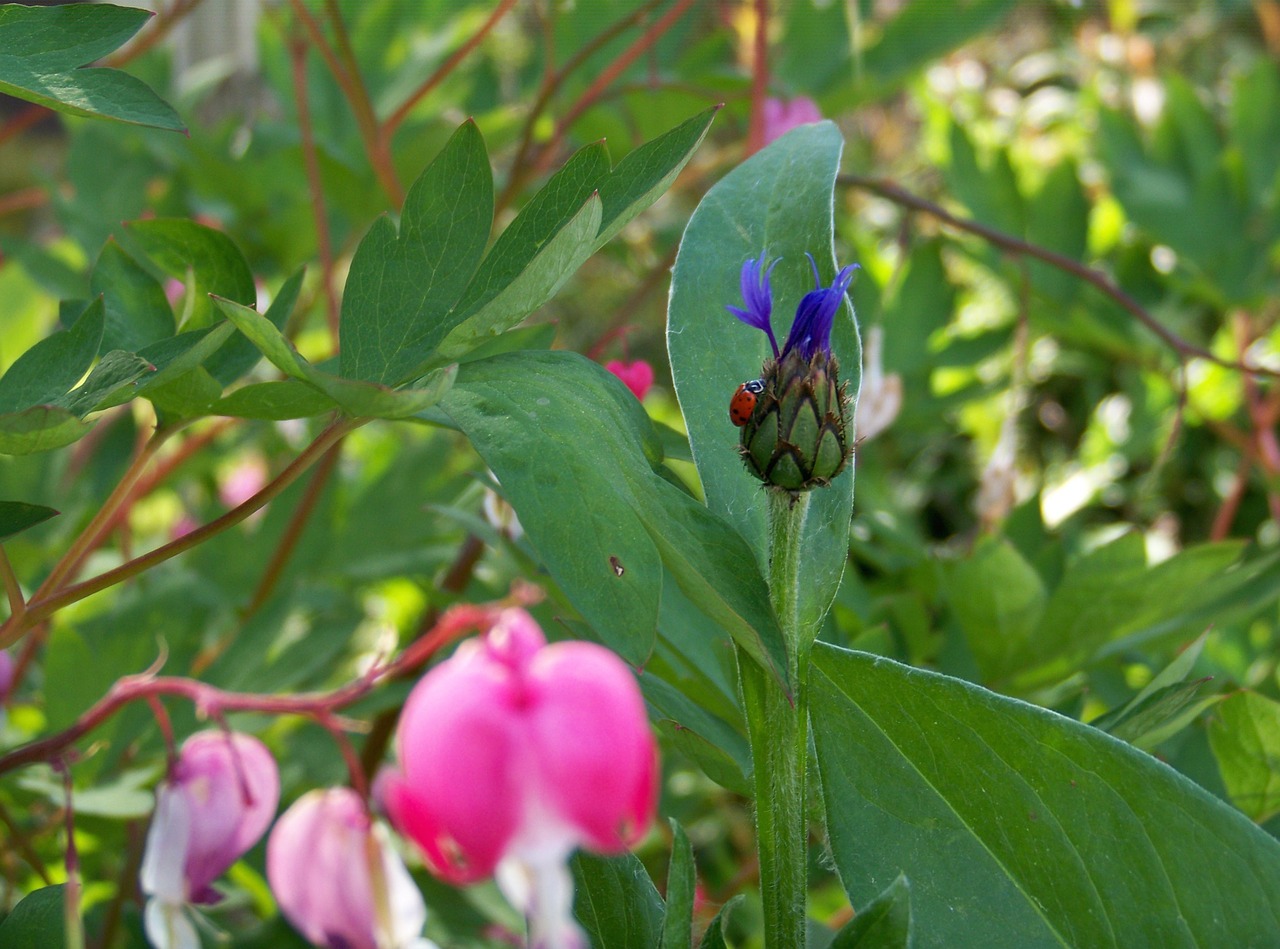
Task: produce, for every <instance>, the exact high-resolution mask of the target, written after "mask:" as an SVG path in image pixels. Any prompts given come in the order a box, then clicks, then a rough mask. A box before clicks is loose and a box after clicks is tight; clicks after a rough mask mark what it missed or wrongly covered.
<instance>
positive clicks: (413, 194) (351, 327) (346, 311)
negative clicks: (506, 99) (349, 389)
mask: <svg viewBox="0 0 1280 949" xmlns="http://www.w3.org/2000/svg"><path fill="white" fill-rule="evenodd" d="M492 224H493V175H492V172H491V171H490V170H489V156H488V153H487V152H486V151H485V147H484V140H483V139H482V138H481V137H480V132H479V131H478V130H477V129H476V126H475V123H474V122H466V123H464V124H463V125H462V126H461V127H460V128H459V129H458V131H457V132H455V133H454V135H453V137H452V138H450V139H449V142H448V143H447V144H446V145H445V147H444V150H443V151H441V152H440V154H439V155H438V156H437V157H436V159H435V161H433V162H432V163H431V164H430V165H428V166H427V169H426V170H425V171H424V172H423V173H422V174H421V175H420V176H419V177H418V180H417V181H415V182H414V183H413V187H412V188H410V189H409V195H408V197H407V198H405V202H404V208H403V209H402V211H401V216H400V231H399V234H398V235H397V233H396V229H395V227H394V226H393V225H392V224H391V222H390V221H389V220H388V219H387V218H385V217H384V218H379V219H378V220H377V221H375V222H374V225H373V227H371V228H370V229H369V233H368V234H366V235H365V237H364V240H362V241H361V242H360V246H359V248H357V249H356V253H355V256H354V257H353V258H352V261H351V269H350V272H349V274H348V276H347V286H346V290H345V291H344V293H343V297H342V321H341V328H340V336H341V374H342V375H343V376H344V377H346V378H349V379H356V380H361V381H368V382H379V383H384V384H388V385H394V384H395V383H398V382H402V381H404V380H405V379H406V378H408V377H409V376H410V375H412V374H413V372H414V370H416V369H418V368H419V367H420V366H422V365H423V364H424V363H425V362H426V360H427V359H428V357H430V355H431V353H432V351H433V350H434V349H435V348H436V346H437V345H439V343H440V341H441V340H442V339H444V337H445V334H446V333H448V331H449V329H450V328H451V326H452V324H451V323H450V322H449V320H448V314H449V312H450V310H452V309H453V307H454V304H456V303H457V302H458V299H459V297H461V296H462V292H463V290H464V289H465V288H466V286H467V283H468V282H469V281H470V280H471V276H472V274H473V273H475V269H476V265H477V264H479V263H480V256H481V254H483V253H484V248H485V244H486V242H487V241H488V240H489V230H490V228H491V227H492Z"/></svg>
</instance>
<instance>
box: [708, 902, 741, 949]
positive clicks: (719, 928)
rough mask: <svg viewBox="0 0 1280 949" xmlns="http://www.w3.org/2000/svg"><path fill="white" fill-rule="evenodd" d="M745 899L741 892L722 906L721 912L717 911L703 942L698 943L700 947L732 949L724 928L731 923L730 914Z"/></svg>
mask: <svg viewBox="0 0 1280 949" xmlns="http://www.w3.org/2000/svg"><path fill="white" fill-rule="evenodd" d="M743 899H745V897H743V895H742V894H741V893H739V894H738V895H737V896H735V897H733V898H732V899H730V900H729V902H727V903H725V904H724V906H721V907H720V912H718V913H716V918H715V919H713V920H712V921H711V925H710V926H708V927H707V931H706V932H705V933H703V934H702V942H700V943H698V949H730V946H729V943H728V942H727V941H726V939H725V935H724V928H725V927H726V926H728V925H729V915H730V914H731V913H732V912H733V911H734V910H735V909H737V908H738V904H739V903H741V902H742V901H743Z"/></svg>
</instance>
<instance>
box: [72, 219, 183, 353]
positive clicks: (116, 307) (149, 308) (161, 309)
mask: <svg viewBox="0 0 1280 949" xmlns="http://www.w3.org/2000/svg"><path fill="white" fill-rule="evenodd" d="M89 289H90V291H91V292H92V293H94V294H101V295H102V299H103V303H104V305H105V306H106V309H107V323H106V330H105V331H104V332H103V334H102V348H103V349H108V350H111V349H123V350H127V351H128V352H133V353H136V352H138V351H139V350H141V349H143V348H144V347H146V346H149V345H151V344H152V343H157V342H159V341H160V340H162V339H168V338H169V337H171V336H172V335H173V331H174V320H173V308H172V307H171V306H170V305H169V299H168V297H166V296H165V293H164V287H162V286H161V285H160V281H159V280H157V279H156V278H155V277H153V276H151V274H150V273H149V272H148V271H147V270H146V269H144V268H143V267H142V265H141V264H139V263H138V262H137V261H136V260H134V259H133V257H131V256H130V255H129V252H128V251H126V250H125V249H124V248H123V247H121V246H120V245H119V243H117V242H116V241H115V239H114V238H113V239H112V240H109V241H107V243H106V244H105V245H104V246H103V248H102V253H100V254H99V255H98V260H97V262H96V263H94V265H93V273H92V274H90V276H89Z"/></svg>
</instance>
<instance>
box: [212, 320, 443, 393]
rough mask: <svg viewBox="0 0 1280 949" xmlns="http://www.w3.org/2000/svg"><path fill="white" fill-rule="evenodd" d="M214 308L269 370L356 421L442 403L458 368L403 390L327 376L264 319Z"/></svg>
mask: <svg viewBox="0 0 1280 949" xmlns="http://www.w3.org/2000/svg"><path fill="white" fill-rule="evenodd" d="M214 302H215V303H216V304H217V306H218V308H219V309H220V310H221V311H222V312H223V313H224V314H225V315H226V317H227V319H229V320H230V321H231V322H232V323H234V324H235V326H236V328H237V329H239V330H240V332H241V333H243V334H244V335H245V337H246V338H247V339H248V340H249V341H250V342H251V343H252V344H253V345H254V346H255V347H257V348H258V349H259V350H261V352H262V353H263V355H265V356H266V357H267V359H268V360H270V362H271V364H272V365H273V366H275V367H276V368H277V369H279V370H280V371H281V372H283V373H285V374H287V375H289V376H292V377H293V378H294V379H297V380H300V381H302V382H305V383H306V384H308V385H309V386H311V387H312V388H314V389H316V390H317V391H318V392H320V393H323V394H324V395H326V396H328V397H329V398H330V399H331V400H332V401H333V402H335V403H337V404H338V405H339V406H341V408H342V409H343V411H345V412H346V413H347V414H348V415H351V416H353V417H355V418H390V419H396V418H408V417H409V416H411V415H416V414H417V413H419V412H422V411H424V410H426V409H428V408H430V407H431V406H433V405H435V404H436V403H437V402H439V401H440V399H441V397H443V395H444V394H445V393H446V392H447V391H448V390H449V387H450V386H451V385H452V384H453V377H454V375H455V374H456V372H457V369H456V367H449V368H447V369H441V370H437V371H435V372H433V373H431V374H430V375H428V376H427V377H425V378H424V379H421V380H418V382H417V384H416V387H415V388H403V389H391V388H388V387H387V386H384V385H380V384H378V383H376V382H358V381H355V380H352V379H345V378H342V377H341V376H334V375H330V374H329V373H327V372H323V371H321V370H319V369H317V368H316V367H315V366H313V365H311V363H309V362H307V360H305V359H303V358H302V356H301V355H300V354H299V353H298V351H297V350H296V349H294V348H293V344H292V343H291V342H289V340H288V339H286V338H285V336H284V334H283V333H281V332H280V330H279V328H277V327H276V325H275V324H274V323H272V322H271V320H270V319H268V318H267V317H266V316H263V315H261V314H260V313H258V312H257V311H255V310H251V309H249V308H248V307H247V306H241V305H240V304H238V303H235V302H233V301H231V300H223V299H221V298H220V297H214Z"/></svg>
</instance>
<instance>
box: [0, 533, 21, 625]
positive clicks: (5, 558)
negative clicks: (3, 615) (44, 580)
mask: <svg viewBox="0 0 1280 949" xmlns="http://www.w3.org/2000/svg"><path fill="white" fill-rule="evenodd" d="M0 579H3V581H4V592H5V595H6V596H7V597H8V598H9V615H10V616H16V615H17V614H19V613H21V612H23V611H24V610H25V609H26V608H27V604H26V602H25V601H24V600H23V599H22V584H20V583H19V582H18V575H17V574H16V573H14V572H13V564H12V563H10V562H9V555H8V553H6V552H5V549H4V547H3V546H0Z"/></svg>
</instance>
